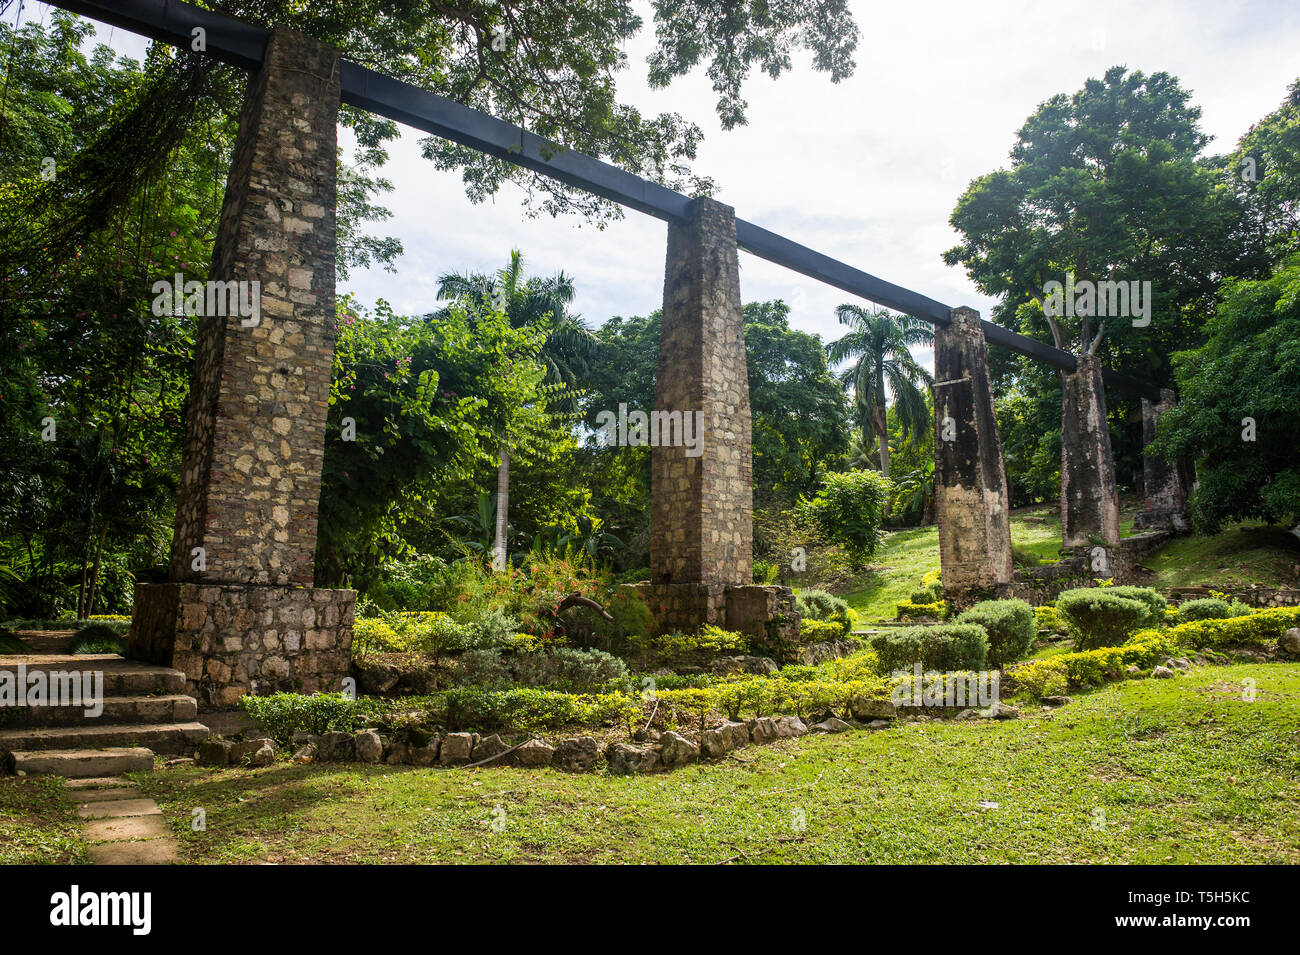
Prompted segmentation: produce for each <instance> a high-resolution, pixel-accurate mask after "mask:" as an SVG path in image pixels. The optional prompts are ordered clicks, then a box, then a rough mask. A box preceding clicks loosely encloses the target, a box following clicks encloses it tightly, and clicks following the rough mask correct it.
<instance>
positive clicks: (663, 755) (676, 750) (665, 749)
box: [659, 730, 700, 768]
mask: <svg viewBox="0 0 1300 955" xmlns="http://www.w3.org/2000/svg"><path fill="white" fill-rule="evenodd" d="M699 757H700V748H699V747H698V746H696V745H695V744H694V743H692V742H691V741H690V740H688V739H687V738H686V737H685V736H682V735H680V734H679V733H674V732H672V731H671V730H670V731H669V732H667V733H664V735H663V736H661V737H659V759H660V760H661V761H662V762H663V764H664V765H665V766H667V767H669V768H672V767H674V766H684V765H686V764H687V763H693V762H695V760H697V759H699Z"/></svg>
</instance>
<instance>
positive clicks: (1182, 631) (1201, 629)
mask: <svg viewBox="0 0 1300 955" xmlns="http://www.w3.org/2000/svg"><path fill="white" fill-rule="evenodd" d="M1292 627H1300V607H1275V608H1273V609H1271V610H1261V611H1259V612H1258V613H1252V614H1248V615H1247V616H1244V617H1229V618H1227V619H1226V620H1196V621H1193V622H1191V623H1180V624H1179V625H1178V626H1176V627H1170V628H1169V629H1168V630H1167V631H1165V636H1166V637H1167V638H1168V639H1169V640H1170V641H1171V642H1173V643H1175V644H1178V645H1180V646H1185V647H1193V648H1196V649H1198V650H1199V649H1204V648H1209V647H1226V646H1234V645H1237V644H1251V645H1254V646H1266V645H1268V644H1269V643H1272V642H1274V641H1276V640H1277V638H1278V637H1280V636H1282V634H1284V633H1285V632H1286V631H1288V630H1290V629H1291V628H1292ZM1142 633H1143V635H1146V634H1148V633H1150V631H1143V632H1142Z"/></svg>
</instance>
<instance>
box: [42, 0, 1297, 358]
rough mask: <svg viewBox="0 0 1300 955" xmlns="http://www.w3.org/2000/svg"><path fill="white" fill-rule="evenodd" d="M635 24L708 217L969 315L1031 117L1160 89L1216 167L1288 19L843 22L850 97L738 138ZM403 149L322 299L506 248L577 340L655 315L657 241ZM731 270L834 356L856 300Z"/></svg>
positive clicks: (973, 17)
mask: <svg viewBox="0 0 1300 955" xmlns="http://www.w3.org/2000/svg"><path fill="white" fill-rule="evenodd" d="M637 5H638V7H639V8H641V9H640V12H641V14H642V17H643V19H644V20H645V27H644V29H643V32H642V33H641V35H640V36H638V37H637V38H636V39H635V40H634V41H633V42H632V43H631V44H629V45H628V47H627V51H626V52H627V54H628V60H629V65H628V69H626V70H625V71H623V73H622V74H621V79H620V90H621V96H622V98H623V99H624V100H625V101H628V102H631V103H632V104H634V105H636V106H637V107H638V108H640V109H641V110H642V112H643V113H646V114H653V113H657V112H661V111H666V110H671V111H676V112H679V113H681V114H682V115H683V116H685V117H686V118H688V119H690V120H693V121H694V122H696V123H698V124H699V125H700V126H701V128H702V129H703V130H704V131H705V136H706V138H705V142H704V143H703V145H702V146H701V148H700V152H699V157H698V159H697V160H696V162H695V164H694V168H695V170H696V171H697V172H699V173H702V174H705V175H708V176H711V177H713V179H714V180H715V181H716V183H717V184H718V191H717V192H716V194H715V195H716V197H717V198H718V199H720V200H721V201H723V202H726V203H729V204H730V205H732V206H734V207H735V208H736V212H737V215H739V216H740V217H742V218H745V219H748V220H750V221H751V222H754V223H756V224H758V225H761V226H764V227H765V228H768V229H771V230H773V231H775V232H778V233H780V234H782V235H785V236H787V237H789V238H791V239H794V240H796V241H798V242H802V243H804V244H805V245H809V246H811V247H812V248H814V249H816V250H818V251H820V252H825V253H827V254H829V255H831V256H834V257H835V258H838V259H841V260H842V261H844V262H847V263H849V264H850V265H853V266H855V267H857V268H860V269H863V270H865V271H867V272H871V273H873V274H875V275H878V276H880V277H881V278H884V279H887V280H889V281H891V282H895V283H897V284H900V285H904V286H907V287H909V288H912V289H915V290H916V291H918V292H922V293H924V294H926V295H929V296H931V297H933V298H936V299H938V300H940V301H942V302H945V303H947V304H949V305H954V306H955V305H971V306H973V307H975V308H977V309H979V310H980V311H981V312H983V313H984V314H985V315H987V314H988V306H989V304H990V303H989V301H988V300H987V299H985V298H984V297H983V296H981V295H980V294H979V293H978V292H976V290H975V288H974V287H973V285H972V284H971V283H970V281H969V280H968V279H967V277H966V275H965V273H964V271H963V270H961V269H959V268H950V267H948V266H946V265H944V264H943V261H942V259H941V254H942V253H943V251H944V250H945V249H947V248H949V247H951V246H952V245H953V244H955V241H956V236H955V233H954V232H953V231H952V230H951V228H950V227H949V226H948V216H949V214H950V213H951V211H952V208H953V205H954V203H955V201H956V199H957V197H958V196H959V195H960V194H961V192H962V191H963V189H964V188H965V186H966V184H967V183H968V182H969V181H970V180H971V179H972V178H973V177H975V176H978V175H981V174H983V173H986V172H988V171H990V170H992V169H995V168H997V167H999V166H1002V165H1005V164H1006V162H1007V153H1008V150H1009V149H1010V147H1011V144H1012V141H1013V137H1014V135H1015V132H1016V130H1017V129H1018V128H1019V127H1020V125H1021V124H1022V123H1023V122H1024V120H1025V119H1026V117H1028V116H1029V114H1030V113H1031V112H1032V111H1033V110H1034V109H1035V107H1036V106H1037V105H1038V104H1039V103H1040V102H1042V101H1043V100H1044V99H1046V98H1048V97H1049V96H1052V95H1053V94H1056V93H1071V92H1073V91H1075V90H1077V89H1078V88H1079V87H1080V86H1081V85H1082V84H1083V82H1084V80H1086V79H1087V78H1088V77H1095V76H1100V75H1101V74H1102V73H1103V72H1104V71H1105V70H1106V69H1107V68H1108V67H1110V66H1112V65H1116V64H1122V65H1124V66H1127V67H1128V68H1129V69H1141V70H1143V71H1144V72H1148V73H1151V72H1156V71H1162V70H1163V71H1166V72H1169V73H1173V74H1174V75H1176V76H1178V77H1179V78H1180V80H1181V81H1182V84H1183V86H1184V88H1186V89H1189V90H1191V92H1192V98H1193V101H1194V102H1195V103H1197V104H1198V105H1199V106H1200V107H1201V108H1202V110H1203V116H1202V128H1203V129H1204V131H1205V132H1206V133H1207V134H1209V135H1210V136H1211V137H1213V141H1212V143H1211V145H1210V147H1209V149H1210V151H1215V152H1223V151H1227V150H1229V149H1231V147H1232V145H1233V144H1234V143H1235V142H1236V140H1237V138H1238V137H1240V136H1241V135H1242V133H1243V132H1245V131H1246V129H1247V128H1248V127H1249V126H1250V125H1251V124H1252V123H1253V122H1255V121H1257V120H1258V119H1259V118H1261V117H1262V116H1264V115H1265V114H1266V113H1268V112H1271V111H1272V110H1273V109H1275V108H1276V107H1277V106H1278V104H1279V103H1280V102H1281V100H1282V97H1283V95H1284V94H1285V91H1286V88H1287V86H1288V84H1289V83H1290V82H1291V81H1293V80H1295V79H1296V78H1297V76H1300V4H1297V3H1296V2H1295V0H1236V2H1234V0H1194V2H1179V0H1157V2H1110V0H1103V2H1090V3H1059V2H1045V3H1031V2H1016V0H980V2H970V0H963V2H934V3H927V2H920V0H914V2H910V3H901V4H895V3H889V4H886V3H868V2H854V3H852V8H853V13H854V16H855V18H856V20H857V23H858V27H859V30H860V32H861V35H862V36H861V41H860V43H859V46H858V50H857V54H856V60H857V69H856V70H855V73H854V75H853V77H852V78H850V79H849V80H847V81H845V82H843V83H840V84H838V85H834V84H832V83H831V82H830V81H829V79H828V78H827V77H826V75H825V74H822V73H816V72H814V71H813V70H812V69H811V68H810V66H809V64H808V62H807V59H806V57H804V58H801V59H800V60H799V61H798V62H797V65H796V68H795V70H794V71H792V72H790V73H787V74H786V75H785V76H783V77H782V78H781V79H779V80H771V79H769V78H767V77H766V76H762V75H758V76H754V77H751V79H750V81H749V83H748V85H747V86H746V89H745V94H746V98H747V99H748V101H749V112H748V119H749V124H748V125H747V126H744V127H741V128H739V129H737V130H733V131H732V132H723V131H722V130H721V129H720V128H719V126H718V123H717V119H716V113H715V112H714V102H715V97H714V95H713V91H712V89H711V88H710V86H709V83H708V80H707V78H706V77H704V75H703V71H702V70H700V71H697V72H696V73H695V74H694V75H692V76H689V77H686V78H684V79H682V80H679V81H678V82H676V83H674V84H673V85H672V86H671V87H669V88H668V89H667V90H657V91H651V90H650V89H649V88H648V87H647V85H646V82H645V75H646V66H645V58H646V55H647V54H648V53H649V52H650V50H651V48H652V46H653V23H652V15H651V10H650V7H649V3H648V2H642V3H638V4H637ZM27 9H28V13H27V15H28V16H30V15H33V13H35V15H38V16H39V15H40V13H41V12H42V6H41V5H36V7H35V8H33V7H31V6H29V7H28V8H27ZM108 33H109V31H108V28H106V27H101V28H100V33H99V36H100V38H101V39H108ZM111 42H112V44H113V46H115V47H117V48H118V49H120V50H121V51H122V52H124V53H128V54H130V55H133V56H137V57H138V56H139V55H140V54H141V53H142V51H143V49H144V44H143V42H142V41H140V40H139V39H138V38H136V37H131V36H127V35H124V34H123V32H122V31H120V30H118V31H114V32H113V35H112V38H111ZM421 135H422V134H419V133H416V132H415V131H411V130H407V131H405V132H404V135H403V137H402V139H401V141H400V142H397V143H394V144H392V146H391V148H390V156H391V158H390V161H389V163H388V165H387V167H386V168H385V170H384V173H383V175H385V176H386V177H387V178H389V179H391V180H392V182H393V184H394V186H395V191H394V192H393V193H391V194H390V195H389V196H388V197H387V200H386V202H385V204H386V205H388V206H389V207H390V208H391V209H392V210H393V212H394V215H393V218H392V219H390V220H388V221H387V222H386V223H383V224H381V225H380V226H379V228H380V229H382V232H383V234H388V235H394V236H397V237H398V238H400V239H401V240H402V243H403V245H404V246H405V254H404V255H403V256H402V257H401V259H400V260H399V262H398V272H397V274H395V275H394V274H390V273H387V272H385V271H383V270H381V269H372V270H370V271H367V272H356V273H354V274H353V276H352V278H351V280H350V281H349V282H348V283H346V284H344V285H342V286H341V287H340V291H351V292H354V293H355V294H356V295H357V296H358V297H359V298H360V300H361V301H362V302H363V303H364V304H366V305H372V304H373V303H374V301H375V300H376V299H377V298H381V297H382V298H385V299H387V300H388V301H389V302H390V303H392V305H393V306H394V307H395V308H396V309H397V311H398V312H400V313H419V312H423V311H427V310H430V309H431V308H432V307H433V305H434V301H435V299H434V296H435V283H436V280H437V277H438V276H439V275H440V274H441V273H443V272H446V271H452V270H455V271H484V272H486V271H492V270H494V269H496V268H498V267H500V266H501V265H502V264H503V263H504V262H505V260H506V257H507V255H508V253H509V250H510V249H511V248H513V247H517V248H520V249H522V250H523V252H524V255H525V258H526V261H527V263H528V266H529V271H530V273H531V274H543V275H549V274H552V273H554V272H556V271H559V270H563V271H564V272H566V273H568V274H569V275H571V276H573V277H574V278H575V279H576V282H577V288H578V298H577V302H576V305H575V309H576V310H577V311H579V312H580V313H581V314H582V315H583V317H584V318H585V319H586V320H587V321H588V322H589V323H590V324H592V325H599V324H600V323H602V322H604V321H605V320H606V319H607V318H609V317H610V316H612V315H625V316H626V315H643V314H646V313H648V312H649V311H650V310H652V309H654V308H656V307H657V306H658V305H659V304H660V302H661V299H662V295H663V267H664V251H665V234H666V226H665V225H664V223H662V222H660V221H658V220H656V219H653V218H650V217H648V216H645V215H642V214H640V213H637V212H631V211H628V212H626V214H625V218H624V219H623V220H621V221H619V222H615V223H612V224H611V225H609V226H608V227H607V228H606V229H605V230H604V231H597V230H596V229H595V228H593V227H592V226H590V225H587V224H585V223H583V222H581V221H580V220H579V219H577V218H574V217H568V218H560V219H552V218H550V217H549V216H545V215H543V216H540V217H538V218H536V219H529V218H527V217H525V215H524V210H523V204H522V199H521V195H522V194H521V192H520V191H519V190H518V189H517V188H515V187H514V186H507V187H506V188H504V189H503V190H502V191H501V192H500V193H499V194H498V195H497V196H496V198H495V200H494V201H491V202H489V203H485V204H482V205H479V206H474V205H473V204H471V203H470V202H469V200H468V199H466V198H465V194H464V190H463V188H462V185H461V182H460V178H459V175H458V174H457V173H448V172H438V171H436V170H435V169H434V168H433V166H432V164H431V163H428V162H426V161H425V160H423V159H422V158H421V157H420V153H419V147H418V140H419V138H420V137H421ZM343 142H344V143H347V142H348V140H347V137H346V135H345V136H344V139H343ZM740 270H741V292H742V295H743V298H744V300H745V301H759V300H767V299H774V298H783V299H785V300H786V301H787V302H789V303H790V304H791V305H792V308H793V311H792V315H791V322H792V324H793V325H794V326H795V327H796V328H800V329H803V330H805V331H810V332H818V333H820V334H821V335H822V336H823V337H824V338H832V337H836V336H837V334H838V327H839V326H838V325H837V323H836V320H835V317H834V308H835V306H836V305H837V304H839V303H840V302H843V301H850V300H852V299H851V297H850V296H848V295H846V293H843V292H840V291H838V290H836V289H832V288H829V287H827V286H823V285H821V284H819V283H817V282H814V281H812V280H810V279H806V278H804V277H803V276H800V275H797V274H795V273H792V272H789V271H788V270H786V269H783V268H781V267H780V266H776V265H772V264H770V263H768V262H765V261H762V260H760V259H757V258H754V257H753V256H750V255H748V254H747V253H745V252H742V253H741V254H740Z"/></svg>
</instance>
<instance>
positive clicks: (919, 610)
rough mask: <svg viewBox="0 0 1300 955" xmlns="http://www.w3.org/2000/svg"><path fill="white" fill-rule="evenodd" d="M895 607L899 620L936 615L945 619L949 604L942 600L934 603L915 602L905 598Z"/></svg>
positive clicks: (940, 618) (939, 618)
mask: <svg viewBox="0 0 1300 955" xmlns="http://www.w3.org/2000/svg"><path fill="white" fill-rule="evenodd" d="M895 609H896V610H897V613H898V619H899V620H915V619H916V618H918V617H934V618H936V619H938V620H943V619H944V618H946V617H947V616H948V604H947V603H946V602H945V601H942V600H937V601H935V602H934V603H913V602H912V601H910V600H904V601H902V602H901V603H899V604H897V605H896V607H895Z"/></svg>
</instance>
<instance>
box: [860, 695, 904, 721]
mask: <svg viewBox="0 0 1300 955" xmlns="http://www.w3.org/2000/svg"><path fill="white" fill-rule="evenodd" d="M849 712H850V713H852V714H853V718H854V719H858V720H892V719H894V718H896V717H897V716H898V707H896V706H894V704H893V703H892V702H890V701H889V700H877V699H872V698H871V697H867V696H855V697H853V698H852V699H851V700H849Z"/></svg>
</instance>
